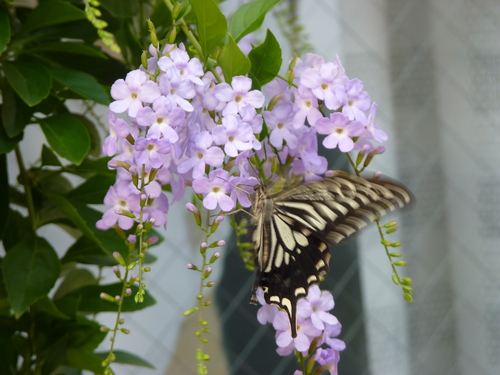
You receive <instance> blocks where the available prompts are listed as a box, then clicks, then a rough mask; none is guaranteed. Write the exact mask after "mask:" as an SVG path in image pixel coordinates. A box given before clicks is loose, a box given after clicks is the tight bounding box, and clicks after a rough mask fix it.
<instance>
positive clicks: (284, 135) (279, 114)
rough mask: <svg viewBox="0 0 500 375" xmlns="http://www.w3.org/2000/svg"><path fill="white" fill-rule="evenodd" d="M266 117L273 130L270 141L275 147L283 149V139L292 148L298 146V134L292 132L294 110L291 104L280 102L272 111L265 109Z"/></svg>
mask: <svg viewBox="0 0 500 375" xmlns="http://www.w3.org/2000/svg"><path fill="white" fill-rule="evenodd" d="M264 119H265V120H266V124H267V126H268V127H269V129H270V131H271V134H270V136H269V141H270V142H271V144H272V145H273V146H274V147H276V148H278V149H281V148H282V147H283V140H285V141H286V143H287V145H288V146H289V147H290V148H295V147H297V143H298V141H299V140H298V138H297V136H296V135H295V134H293V133H292V132H291V129H293V125H292V120H293V111H292V105H291V104H289V103H282V104H278V105H277V106H276V107H274V108H273V110H272V111H264Z"/></svg>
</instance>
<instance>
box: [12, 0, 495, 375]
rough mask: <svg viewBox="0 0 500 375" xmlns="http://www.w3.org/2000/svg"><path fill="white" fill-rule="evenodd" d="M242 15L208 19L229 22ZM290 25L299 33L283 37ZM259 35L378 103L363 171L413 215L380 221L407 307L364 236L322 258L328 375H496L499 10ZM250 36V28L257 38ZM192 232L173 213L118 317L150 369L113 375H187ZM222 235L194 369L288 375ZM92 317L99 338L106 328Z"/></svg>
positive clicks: (481, 3) (278, 24)
mask: <svg viewBox="0 0 500 375" xmlns="http://www.w3.org/2000/svg"><path fill="white" fill-rule="evenodd" d="M241 3H243V1H235V0H228V1H225V2H223V3H221V7H222V9H223V11H224V13H225V14H226V15H230V14H231V12H233V11H234V9H236V8H237V7H238V6H239V5H241ZM293 15H295V16H296V17H297V18H296V19H295V22H296V24H295V26H296V25H301V26H303V30H302V31H301V32H300V33H297V30H296V29H295V30H293V28H292V29H290V26H291V25H290V23H289V21H290V17H291V16H293ZM265 25H266V27H269V28H270V29H271V30H272V31H273V33H274V34H275V35H276V36H278V39H279V40H280V43H281V44H282V47H283V49H284V61H289V59H290V58H291V56H292V47H291V45H290V43H289V40H290V38H298V39H300V41H301V42H302V47H307V46H305V45H304V43H303V42H304V41H306V42H308V43H309V44H310V47H311V49H307V50H305V48H303V50H302V51H301V52H314V53H317V54H320V55H322V56H324V57H325V59H326V60H330V61H332V60H334V59H335V56H336V55H337V54H338V55H339V57H340V60H341V61H342V63H343V65H344V67H345V69H346V73H347V75H348V76H349V77H350V78H359V79H360V80H362V81H363V82H364V83H365V89H366V90H367V91H368V92H369V93H370V95H371V99H372V101H376V102H377V104H378V112H377V123H378V124H379V126H380V127H381V128H382V129H384V130H385V131H386V132H387V133H388V134H389V141H388V142H387V143H386V146H387V152H386V153H385V154H383V155H381V156H378V157H376V158H375V160H374V162H373V163H372V165H371V170H373V171H377V170H380V171H382V172H383V174H385V175H387V176H390V177H392V178H394V179H397V180H399V181H401V182H402V183H403V184H404V185H405V186H407V187H408V188H409V189H410V190H411V191H412V192H413V194H414V195H415V196H416V198H417V204H416V205H415V206H414V207H413V209H411V210H405V211H402V212H400V213H399V214H398V215H396V216H391V217H389V218H387V220H384V221H383V222H386V221H389V220H392V219H397V220H399V221H400V223H399V224H400V227H401V229H400V231H398V232H397V233H396V234H393V235H392V237H391V239H392V240H394V241H396V240H401V241H402V242H403V246H402V248H401V252H402V253H403V260H406V261H408V262H409V265H408V266H407V267H405V268H404V269H403V271H402V273H403V275H404V276H408V277H411V278H413V280H414V285H413V287H414V293H413V294H414V299H415V302H413V303H411V304H409V303H407V302H405V301H404V300H403V297H402V293H401V291H400V289H399V288H398V287H396V286H395V285H394V284H393V283H392V281H391V269H390V265H389V262H388V260H387V258H386V256H385V252H384V249H383V247H382V246H381V245H380V244H378V235H377V233H376V231H375V228H374V227H371V228H369V229H367V230H365V231H364V232H362V233H361V234H360V235H358V236H357V238H356V239H355V241H353V242H351V243H349V244H348V245H347V246H344V247H342V248H338V249H332V259H331V268H332V271H331V272H330V275H329V277H328V279H327V280H326V281H325V283H324V284H322V287H323V288H325V289H329V290H331V291H332V292H333V294H334V297H335V300H336V306H335V309H334V310H333V313H334V314H335V315H336V316H337V317H338V318H339V320H340V321H341V323H342V324H343V331H342V334H341V336H340V338H341V339H343V340H344V341H345V342H346V344H347V349H346V350H345V351H344V352H343V353H342V354H341V361H340V369H339V373H340V374H341V375H351V374H352V375H361V374H362V375H368V374H371V375H379V374H380V375H382V374H383V375H391V374H394V375H410V374H428V375H433V374H436V375H438V374H439V375H444V374H453V375H461V374H463V375H465V374H472V373H474V374H479V375H483V374H484V375H486V374H492V375H493V374H498V368H500V323H499V322H500V272H499V271H500V249H499V243H500V241H499V237H500V195H499V193H498V192H499V188H498V185H499V184H500V172H499V168H498V161H499V158H500V152H499V146H500V117H499V115H500V2H498V1H496V0H475V1H472V0H426V1H425V0H419V1H417V0H363V1H361V0H336V1H335V0H314V1H310V0H295V1H286V0H284V1H283V3H282V4H280V5H279V6H278V8H277V9H276V11H275V12H274V13H273V14H272V15H269V16H268V17H267V18H266V21H265ZM287 30H288V31H287ZM290 30H291V31H290ZM264 35H265V28H264V29H263V30H262V32H261V33H260V34H257V36H256V38H257V40H262V39H263V38H264ZM102 113H103V116H105V115H106V111H105V110H104V109H103V112H102ZM26 138H30V137H26ZM22 147H23V150H27V149H28V148H30V147H31V146H30V145H26V144H23V145H22ZM34 155H39V151H38V150H37V151H36V152H35V151H34ZM329 159H330V167H331V168H342V167H343V164H344V163H343V160H342V159H341V158H337V157H336V156H335V155H334V154H333V155H329ZM191 221H192V217H191V216H190V215H188V214H187V213H186V212H185V209H184V205H183V203H182V202H180V203H178V204H176V205H175V206H174V207H172V209H171V211H170V213H169V222H168V229H167V231H166V233H165V236H166V241H165V242H164V244H163V245H162V246H161V247H160V248H154V250H152V251H154V252H155V255H156V256H158V261H157V262H156V263H155V264H153V265H152V272H151V273H150V274H148V276H147V283H148V289H149V291H150V293H151V294H152V295H153V296H154V297H155V298H156V299H157V301H158V303H157V305H156V306H155V307H152V308H149V309H145V310H143V311H142V312H137V313H134V314H133V315H130V316H126V318H125V319H126V326H127V328H129V329H130V330H131V334H130V335H128V336H120V337H119V340H118V342H117V345H116V346H117V348H118V349H125V350H128V351H133V352H135V353H136V354H138V355H140V356H142V357H144V358H146V359H147V360H149V361H150V362H152V363H153V364H154V365H155V366H156V370H149V369H144V368H131V367H129V368H125V367H124V368H119V367H117V370H116V373H118V374H124V375H128V374H135V375H147V374H168V375H180V374H185V375H191V374H195V373H196V371H195V361H194V358H195V357H194V356H195V347H196V340H195V338H194V336H193V332H194V331H195V327H194V324H195V322H193V321H192V320H190V319H186V318H183V317H182V313H183V312H184V311H185V310H186V309H188V308H191V307H193V306H194V305H195V302H196V301H195V296H196V294H197V293H198V283H199V281H198V279H197V277H198V275H197V274H196V275H195V274H194V273H192V272H189V271H188V270H187V269H186V264H187V263H188V262H193V263H196V262H197V260H198V256H199V254H198V252H197V249H198V246H199V243H200V242H201V241H202V236H201V233H199V230H197V229H196V228H193V227H192V223H191ZM186 228H189V229H186ZM230 232H231V231H230V230H229V228H228V227H227V226H222V227H221V232H220V233H219V238H221V239H225V240H226V241H227V246H226V247H224V248H222V249H221V253H222V254H223V258H224V259H222V260H221V261H218V262H217V263H216V264H215V266H214V269H215V271H214V274H213V275H214V280H216V284H217V286H216V288H215V291H214V295H213V300H214V305H213V308H212V310H211V312H210V313H209V315H211V316H207V320H208V321H209V322H210V327H211V328H212V335H211V341H210V344H209V345H207V347H208V348H209V349H208V352H209V353H210V354H211V355H212V360H211V362H210V363H209V364H208V367H209V371H210V373H211V374H220V375H224V374H235V375H239V374H245V375H246V374H248V375H259V374H260V375H267V374H272V375H279V374H293V371H294V369H295V368H296V367H295V364H294V362H295V360H294V358H291V357H290V358H288V357H287V358H283V357H279V356H278V355H277V354H275V348H276V346H275V343H274V333H273V329H272V328H271V327H269V326H267V327H265V326H260V325H259V324H258V322H257V319H256V311H257V308H256V307H253V306H249V305H248V299H249V296H250V289H251V285H252V283H253V278H254V275H253V274H251V273H250V272H248V271H245V270H244V268H243V264H242V261H241V259H239V258H238V254H237V250H236V248H235V247H234V243H233V240H232V238H231V234H230ZM197 236H198V237H197ZM64 241H65V239H64V238H61V249H65V248H67V246H68V245H67V244H64ZM67 241H69V242H71V239H70V238H67ZM99 319H102V322H103V323H105V324H106V323H107V324H111V322H112V321H113V319H114V316H113V315H106V314H99ZM106 345H107V344H106ZM103 349H105V348H103Z"/></svg>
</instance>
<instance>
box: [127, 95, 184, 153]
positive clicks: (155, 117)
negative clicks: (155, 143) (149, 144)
mask: <svg viewBox="0 0 500 375" xmlns="http://www.w3.org/2000/svg"><path fill="white" fill-rule="evenodd" d="M137 123H138V124H139V125H140V126H143V127H147V126H150V128H149V130H148V137H150V138H161V137H162V136H163V137H165V138H166V139H168V140H169V141H170V142H171V143H175V142H177V141H178V140H179V135H178V134H177V132H176V131H175V130H174V128H177V127H178V126H180V125H182V124H184V111H183V110H182V109H180V108H177V107H175V104H174V103H173V102H172V101H171V100H170V99H168V98H166V97H165V96H160V97H159V98H158V99H156V100H155V101H154V102H153V108H151V107H144V108H142V109H140V110H139V111H138V112H137Z"/></svg>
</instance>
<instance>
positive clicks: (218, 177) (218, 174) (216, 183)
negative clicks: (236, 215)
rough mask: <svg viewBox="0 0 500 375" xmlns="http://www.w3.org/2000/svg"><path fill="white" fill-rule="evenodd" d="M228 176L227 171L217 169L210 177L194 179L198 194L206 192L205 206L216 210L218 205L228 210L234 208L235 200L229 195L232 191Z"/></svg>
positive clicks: (194, 186)
mask: <svg viewBox="0 0 500 375" xmlns="http://www.w3.org/2000/svg"><path fill="white" fill-rule="evenodd" d="M228 178H229V173H228V172H227V171H225V170H224V169H216V170H214V171H212V172H210V175H209V178H206V177H199V178H196V179H195V180H194V181H193V190H194V191H195V192H196V193H198V194H206V197H205V198H204V199H203V206H205V208H206V209H207V210H214V209H215V208H216V207H217V205H219V206H220V208H221V210H222V211H226V212H229V211H231V210H232V209H233V208H234V202H233V200H232V199H231V198H230V197H229V196H228V195H227V194H228V193H230V192H231V185H229V184H228V183H227V180H228Z"/></svg>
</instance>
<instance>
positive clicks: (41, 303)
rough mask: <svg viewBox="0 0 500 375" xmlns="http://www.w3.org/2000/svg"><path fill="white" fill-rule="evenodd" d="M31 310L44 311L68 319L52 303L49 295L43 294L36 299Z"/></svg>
mask: <svg viewBox="0 0 500 375" xmlns="http://www.w3.org/2000/svg"><path fill="white" fill-rule="evenodd" d="M32 308H33V311H34V312H36V313H40V312H42V313H45V314H49V315H51V316H53V317H55V318H59V319H69V316H67V315H64V314H63V313H62V312H61V311H60V310H59V309H58V308H57V306H56V305H55V304H54V301H52V300H51V299H50V298H49V297H47V296H44V297H42V298H40V299H39V300H38V301H36V302H35V303H34V304H33V306H32Z"/></svg>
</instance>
